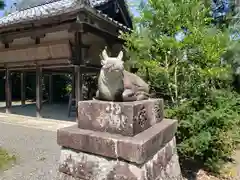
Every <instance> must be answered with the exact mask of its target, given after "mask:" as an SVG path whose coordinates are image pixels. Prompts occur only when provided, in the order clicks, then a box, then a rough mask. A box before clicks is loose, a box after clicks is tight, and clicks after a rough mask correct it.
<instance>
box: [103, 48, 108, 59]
mask: <svg viewBox="0 0 240 180" xmlns="http://www.w3.org/2000/svg"><path fill="white" fill-rule="evenodd" d="M102 57H103V60H106V59H108V55H107V51H106V49H104V50H103V51H102Z"/></svg>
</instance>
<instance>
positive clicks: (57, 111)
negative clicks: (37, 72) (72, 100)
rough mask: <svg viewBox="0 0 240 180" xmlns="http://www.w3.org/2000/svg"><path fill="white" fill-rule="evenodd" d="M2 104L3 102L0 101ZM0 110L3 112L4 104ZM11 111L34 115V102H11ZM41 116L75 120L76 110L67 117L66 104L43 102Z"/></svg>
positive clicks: (17, 113) (18, 113)
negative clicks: (21, 103)
mask: <svg viewBox="0 0 240 180" xmlns="http://www.w3.org/2000/svg"><path fill="white" fill-rule="evenodd" d="M0 104H3V103H0ZM0 112H2V113H5V105H4V106H1V107H0ZM11 113H12V114H16V115H22V116H28V117H36V103H35V102H28V103H26V105H24V106H22V105H20V103H18V102H15V103H14V102H13V104H12V108H11ZM41 115H42V118H46V119H54V120H63V121H75V119H76V112H72V113H71V116H70V117H68V104H65V103H62V104H60V103H59V104H48V103H44V104H43V106H42V110H41Z"/></svg>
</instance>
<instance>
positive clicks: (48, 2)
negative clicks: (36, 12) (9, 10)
mask: <svg viewBox="0 0 240 180" xmlns="http://www.w3.org/2000/svg"><path fill="white" fill-rule="evenodd" d="M57 1H62V0H46V1H45V2H42V3H40V4H37V5H33V6H31V5H29V6H28V7H25V8H20V9H19V10H18V12H20V11H24V10H27V9H31V8H35V7H38V6H42V5H45V4H50V3H54V2H57Z"/></svg>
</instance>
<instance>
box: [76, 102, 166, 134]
mask: <svg viewBox="0 0 240 180" xmlns="http://www.w3.org/2000/svg"><path fill="white" fill-rule="evenodd" d="M163 109H164V105H163V99H148V100H143V101H133V102H109V101H99V100H90V101H80V102H79V103H78V127H79V128H81V129H89V130H94V131H101V132H109V133H114V134H121V135H124V136H134V135H136V134H138V133H140V132H142V131H144V130H146V129H148V128H149V127H151V126H153V125H154V124H156V123H158V122H160V121H161V120H162V119H163Z"/></svg>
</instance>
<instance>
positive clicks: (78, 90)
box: [74, 30, 84, 107]
mask: <svg viewBox="0 0 240 180" xmlns="http://www.w3.org/2000/svg"><path fill="white" fill-rule="evenodd" d="M82 34H83V30H80V31H79V32H76V33H75V43H76V58H77V61H76V65H75V67H74V76H75V98H76V107H77V106H78V102H79V101H82V100H83V93H82V89H83V77H82V72H81V69H80V65H81V64H84V52H83V47H84V45H83V42H82Z"/></svg>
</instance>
